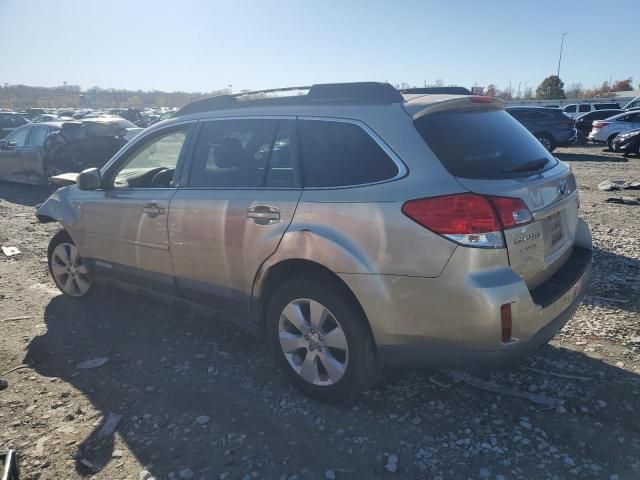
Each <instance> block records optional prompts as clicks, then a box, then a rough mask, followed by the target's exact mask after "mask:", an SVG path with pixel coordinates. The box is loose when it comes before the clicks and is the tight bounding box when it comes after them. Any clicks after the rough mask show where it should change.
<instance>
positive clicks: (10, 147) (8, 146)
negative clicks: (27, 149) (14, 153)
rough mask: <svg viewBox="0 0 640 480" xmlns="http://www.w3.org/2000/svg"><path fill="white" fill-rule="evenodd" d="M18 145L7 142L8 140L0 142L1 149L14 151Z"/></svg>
mask: <svg viewBox="0 0 640 480" xmlns="http://www.w3.org/2000/svg"><path fill="white" fill-rule="evenodd" d="M17 145H18V144H17V143H16V142H7V141H6V140H0V149H2V150H13V149H14V148H16V146H17Z"/></svg>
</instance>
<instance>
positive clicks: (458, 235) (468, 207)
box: [402, 193, 532, 248]
mask: <svg viewBox="0 0 640 480" xmlns="http://www.w3.org/2000/svg"><path fill="white" fill-rule="evenodd" d="M402 213H404V214H405V215H406V216H407V217H409V218H410V219H412V220H413V221H414V222H416V223H418V224H420V225H422V226H423V227H426V228H428V229H429V230H431V231H433V232H435V233H438V234H440V235H442V236H444V237H447V238H449V239H450V240H453V241H454V242H457V243H460V244H462V245H466V246H473V247H489V248H500V247H504V238H503V235H502V230H503V229H505V228H512V227H515V226H516V225H522V224H525V223H528V222H530V221H531V219H532V216H531V212H530V211H529V209H528V208H527V206H526V205H525V204H524V202H523V201H522V200H520V199H519V198H509V197H493V196H483V195H478V194H475V193H460V194H455V195H445V196H441V197H431V198H420V199H417V200H409V201H408V202H406V203H405V204H404V205H403V206H402Z"/></svg>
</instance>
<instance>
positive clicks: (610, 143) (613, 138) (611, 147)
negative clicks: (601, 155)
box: [607, 133, 618, 152]
mask: <svg viewBox="0 0 640 480" xmlns="http://www.w3.org/2000/svg"><path fill="white" fill-rule="evenodd" d="M617 136H618V134H617V133H616V134H614V135H611V136H610V137H609V138H608V139H607V146H608V147H609V150H610V151H612V152H615V151H616V149H615V147H614V146H613V141H614V140H615V139H616V137H617Z"/></svg>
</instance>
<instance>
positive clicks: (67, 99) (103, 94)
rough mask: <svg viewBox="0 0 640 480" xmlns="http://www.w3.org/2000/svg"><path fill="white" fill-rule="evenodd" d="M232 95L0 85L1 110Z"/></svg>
mask: <svg viewBox="0 0 640 480" xmlns="http://www.w3.org/2000/svg"><path fill="white" fill-rule="evenodd" d="M224 93H229V91H228V90H226V89H225V90H214V91H211V92H162V91H159V90H151V91H143V90H123V89H115V88H106V89H103V88H100V87H92V88H89V89H87V90H84V91H83V90H82V89H81V88H80V86H78V85H61V86H58V87H31V86H28V85H8V84H4V86H0V108H9V109H14V110H15V109H20V108H26V107H42V108H61V107H68V108H107V107H125V108H127V107H181V106H183V105H185V104H187V103H189V102H192V101H194V100H198V99H200V98H205V97H211V96H214V95H220V94H224Z"/></svg>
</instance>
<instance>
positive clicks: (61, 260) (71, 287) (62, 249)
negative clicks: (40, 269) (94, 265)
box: [51, 243, 91, 297]
mask: <svg viewBox="0 0 640 480" xmlns="http://www.w3.org/2000/svg"><path fill="white" fill-rule="evenodd" d="M51 275H52V276H53V279H54V281H55V282H56V285H58V287H59V288H60V290H62V292H63V293H66V294H67V295H71V296H72V297H82V296H83V295H86V294H87V293H88V292H89V289H90V288H91V278H90V277H89V269H88V268H87V266H86V264H85V263H84V261H83V259H82V257H81V256H80V255H79V254H78V249H77V247H76V246H75V245H73V244H72V243H60V244H59V245H57V246H56V248H55V249H54V250H53V253H52V254H51Z"/></svg>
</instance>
